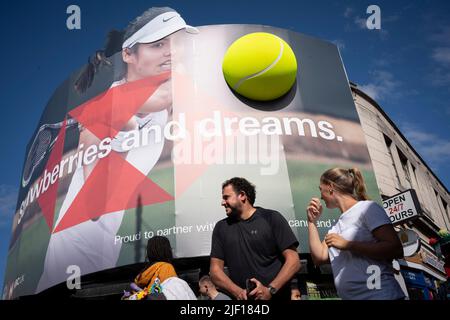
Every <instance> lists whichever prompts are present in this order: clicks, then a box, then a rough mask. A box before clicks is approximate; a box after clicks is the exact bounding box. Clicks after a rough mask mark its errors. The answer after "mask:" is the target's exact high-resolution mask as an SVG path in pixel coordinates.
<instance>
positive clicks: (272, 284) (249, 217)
mask: <svg viewBox="0 0 450 320" xmlns="http://www.w3.org/2000/svg"><path fill="white" fill-rule="evenodd" d="M254 202H255V187H254V186H253V185H252V184H251V183H250V182H248V181H247V180H245V179H244V178H232V179H230V180H227V181H225V182H224V183H223V185H222V206H223V207H225V211H226V214H227V218H225V219H223V220H221V221H219V222H218V223H217V224H216V226H215V228H214V231H213V236H212V246H211V267H210V274H211V278H212V280H213V281H214V283H215V284H216V285H217V286H218V287H220V288H222V289H224V290H226V291H227V292H229V293H230V294H232V295H233V296H234V297H235V298H236V299H238V300H247V299H257V300H269V299H277V298H279V299H286V300H289V299H290V280H291V278H292V277H293V276H294V275H295V273H297V272H298V270H299V269H300V259H299V256H298V253H297V249H296V248H297V246H298V241H297V239H296V237H295V235H294V233H293V232H292V230H291V228H290V227H289V224H288V222H287V221H286V219H285V218H284V217H283V216H282V215H281V214H280V213H279V212H277V211H274V210H268V209H263V208H260V207H254V206H253V204H254ZM225 265H227V267H228V270H229V276H227V275H226V274H225V272H224V266H225ZM251 283H252V284H254V286H255V288H254V289H253V290H251V291H250V292H247V290H246V288H247V287H248V286H249V285H250V284H251Z"/></svg>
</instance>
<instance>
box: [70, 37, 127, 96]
mask: <svg viewBox="0 0 450 320" xmlns="http://www.w3.org/2000/svg"><path fill="white" fill-rule="evenodd" d="M124 33H125V32H124V31H118V30H112V31H110V32H109V33H108V36H107V40H106V44H105V48H104V49H103V50H97V51H96V52H95V53H94V54H93V55H92V56H91V57H89V59H88V64H87V65H86V67H85V68H84V69H83V71H82V72H81V74H80V75H79V76H78V79H77V80H76V81H75V89H76V90H77V91H78V92H79V93H84V92H85V91H86V90H87V89H88V88H89V87H90V86H91V85H92V82H93V81H94V77H95V74H96V73H97V72H98V70H99V69H100V68H101V67H102V66H104V65H108V66H110V65H111V61H109V60H108V57H110V56H112V55H113V54H115V53H117V52H119V51H120V50H121V49H122V43H123V37H124Z"/></svg>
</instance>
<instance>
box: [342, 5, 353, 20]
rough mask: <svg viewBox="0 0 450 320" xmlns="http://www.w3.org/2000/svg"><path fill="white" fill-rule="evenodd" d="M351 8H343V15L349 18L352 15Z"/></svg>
mask: <svg viewBox="0 0 450 320" xmlns="http://www.w3.org/2000/svg"><path fill="white" fill-rule="evenodd" d="M353 11H354V10H353V8H351V7H347V8H345V11H344V17H346V18H350V17H351V16H352V14H353Z"/></svg>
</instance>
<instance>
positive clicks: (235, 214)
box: [228, 207, 240, 220]
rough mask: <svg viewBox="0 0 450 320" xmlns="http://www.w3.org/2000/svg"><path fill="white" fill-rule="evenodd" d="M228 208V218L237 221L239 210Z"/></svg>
mask: <svg viewBox="0 0 450 320" xmlns="http://www.w3.org/2000/svg"><path fill="white" fill-rule="evenodd" d="M229 208H230V213H229V214H228V217H229V218H231V219H235V220H237V219H239V216H240V213H239V210H238V209H237V208H232V207H229Z"/></svg>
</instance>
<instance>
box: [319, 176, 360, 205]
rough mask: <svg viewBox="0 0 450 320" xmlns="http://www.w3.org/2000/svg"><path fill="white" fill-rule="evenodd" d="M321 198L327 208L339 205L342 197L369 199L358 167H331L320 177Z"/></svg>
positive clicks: (357, 199)
mask: <svg viewBox="0 0 450 320" xmlns="http://www.w3.org/2000/svg"><path fill="white" fill-rule="evenodd" d="M319 189H320V193H321V199H322V200H323V201H325V204H326V206H327V208H328V209H334V208H338V207H339V203H340V202H341V201H343V200H344V199H352V200H356V201H363V200H369V197H368V196H367V191H366V185H365V182H364V178H363V176H362V174H361V171H359V169H358V168H352V169H343V168H333V169H329V170H327V171H325V172H324V173H323V174H322V176H321V177H320V186H319Z"/></svg>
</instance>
